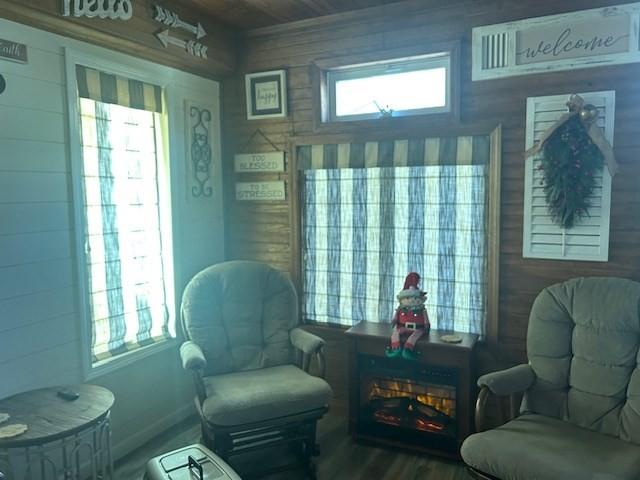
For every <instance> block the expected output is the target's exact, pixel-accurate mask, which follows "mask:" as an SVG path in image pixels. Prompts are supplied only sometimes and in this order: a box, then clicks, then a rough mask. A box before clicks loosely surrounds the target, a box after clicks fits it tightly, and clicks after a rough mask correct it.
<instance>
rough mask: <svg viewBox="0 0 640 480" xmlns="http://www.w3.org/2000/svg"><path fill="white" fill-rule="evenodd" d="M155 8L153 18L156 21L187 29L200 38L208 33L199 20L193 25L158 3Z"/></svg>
mask: <svg viewBox="0 0 640 480" xmlns="http://www.w3.org/2000/svg"><path fill="white" fill-rule="evenodd" d="M153 8H154V9H155V17H154V18H153V19H154V20H155V21H156V22H160V23H164V24H165V25H168V26H169V27H173V28H182V29H183V30H187V31H188V32H191V33H193V34H194V35H195V36H196V38H197V39H198V40H200V39H201V38H202V37H204V36H206V35H207V32H206V31H205V29H204V28H202V25H200V22H198V24H197V25H191V24H190V23H187V22H185V21H183V20H181V19H180V17H179V16H178V15H177V14H176V13H173V12H172V11H170V10H167V9H166V8H162V7H160V6H158V5H154V6H153Z"/></svg>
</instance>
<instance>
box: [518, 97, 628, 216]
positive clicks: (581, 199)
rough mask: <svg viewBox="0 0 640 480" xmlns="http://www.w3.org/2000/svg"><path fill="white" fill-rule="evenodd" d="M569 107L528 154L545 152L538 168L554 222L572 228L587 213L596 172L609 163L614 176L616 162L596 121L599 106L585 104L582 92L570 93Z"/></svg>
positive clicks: (610, 171)
mask: <svg viewBox="0 0 640 480" xmlns="http://www.w3.org/2000/svg"><path fill="white" fill-rule="evenodd" d="M567 107H568V109H569V111H568V112H567V113H565V114H564V115H562V116H561V117H560V118H559V119H558V121H557V122H556V123H554V124H553V125H552V126H551V128H549V129H548V130H547V131H546V132H545V133H544V134H543V136H542V139H541V140H540V142H539V143H538V144H537V145H536V146H534V147H533V148H530V149H529V150H527V152H526V153H525V155H526V156H530V155H534V154H537V153H540V152H541V153H542V155H541V156H540V164H539V166H538V169H539V170H541V171H542V180H541V181H540V185H543V186H544V193H545V199H546V203H547V207H548V209H549V213H550V214H551V218H552V219H553V221H554V222H555V223H557V224H559V225H560V226H562V227H564V228H571V227H573V226H574V224H575V222H576V219H577V218H579V217H582V216H584V215H588V210H589V208H590V207H591V203H590V197H591V195H592V193H593V189H594V188H595V187H596V186H597V183H596V179H595V175H596V174H597V172H598V171H599V170H601V169H602V167H603V164H605V163H606V165H607V168H608V169H609V173H610V174H611V176H613V175H615V173H616V170H617V164H616V161H615V158H614V156H613V150H612V148H611V145H609V143H608V142H607V140H606V139H605V138H604V136H603V134H602V130H601V129H600V127H598V126H597V125H596V123H595V120H596V119H597V118H598V109H597V108H596V107H594V106H593V105H585V104H584V100H583V99H582V98H581V97H580V96H579V95H571V97H569V101H568V102H567Z"/></svg>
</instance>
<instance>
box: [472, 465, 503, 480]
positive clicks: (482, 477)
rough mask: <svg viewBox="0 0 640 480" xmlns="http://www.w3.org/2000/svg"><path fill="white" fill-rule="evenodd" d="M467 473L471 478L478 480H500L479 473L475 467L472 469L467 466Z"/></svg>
mask: <svg viewBox="0 0 640 480" xmlns="http://www.w3.org/2000/svg"><path fill="white" fill-rule="evenodd" d="M467 473H469V475H470V476H471V478H475V479H476V480H500V479H499V478H497V477H494V476H492V475H489V474H487V473H482V472H479V471H478V470H476V469H475V468H473V467H470V466H469V465H467Z"/></svg>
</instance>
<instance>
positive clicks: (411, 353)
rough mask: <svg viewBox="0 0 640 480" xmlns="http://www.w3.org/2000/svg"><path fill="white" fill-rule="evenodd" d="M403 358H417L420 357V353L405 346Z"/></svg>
mask: <svg viewBox="0 0 640 480" xmlns="http://www.w3.org/2000/svg"><path fill="white" fill-rule="evenodd" d="M402 358H404V359H405V360H416V359H417V358H418V354H417V353H416V352H414V351H413V350H410V349H408V348H405V349H403V350H402Z"/></svg>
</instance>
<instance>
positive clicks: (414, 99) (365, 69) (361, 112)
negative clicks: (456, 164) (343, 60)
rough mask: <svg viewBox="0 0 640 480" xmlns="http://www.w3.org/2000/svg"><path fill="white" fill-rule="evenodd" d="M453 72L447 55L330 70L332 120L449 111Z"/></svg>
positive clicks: (328, 75)
mask: <svg viewBox="0 0 640 480" xmlns="http://www.w3.org/2000/svg"><path fill="white" fill-rule="evenodd" d="M450 70H451V58H450V56H449V54H445V53H443V54H437V55H429V56H428V57H420V58H411V59H405V60H394V61H388V62H376V63H373V64H363V65H354V66H349V67H340V68H336V69H332V70H329V71H328V73H327V85H328V92H329V109H330V115H329V117H330V120H331V121H344V120H359V119H369V118H380V117H388V116H403V115H418V114H425V113H444V112H449V111H450V110H451V105H450V103H451V102H450V96H451V88H450V83H451V82H450Z"/></svg>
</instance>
